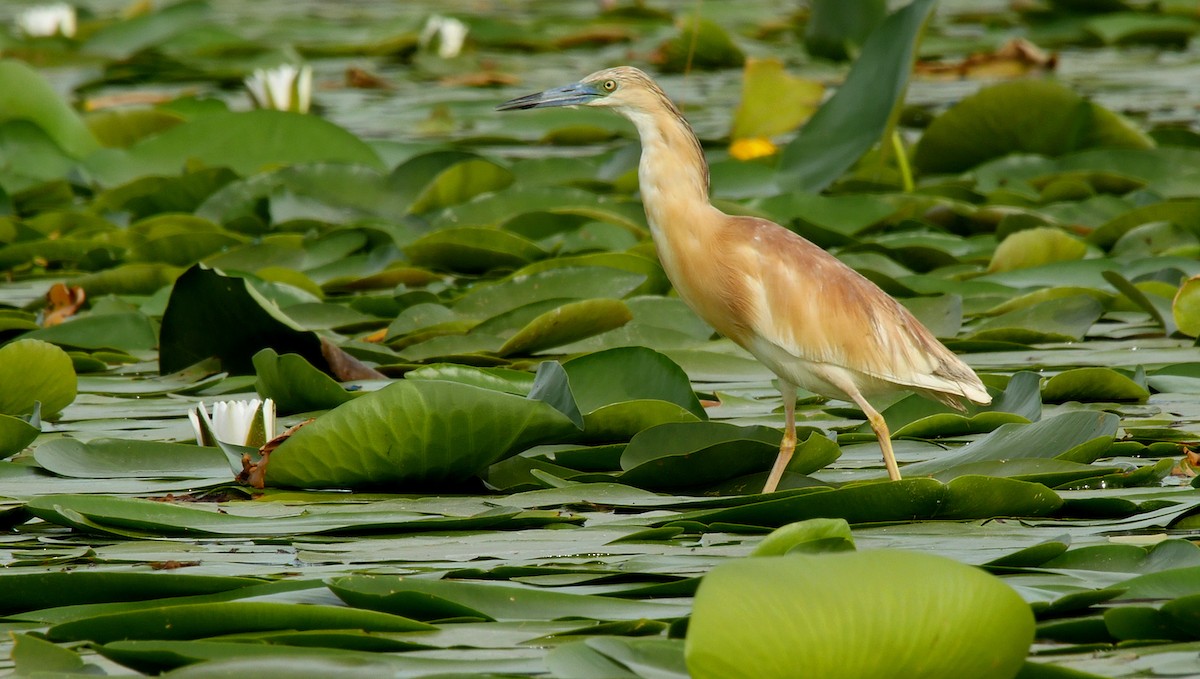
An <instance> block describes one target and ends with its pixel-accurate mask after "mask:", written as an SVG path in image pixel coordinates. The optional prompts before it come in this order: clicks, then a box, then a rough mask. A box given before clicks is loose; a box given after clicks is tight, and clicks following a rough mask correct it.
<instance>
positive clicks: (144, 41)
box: [83, 0, 212, 60]
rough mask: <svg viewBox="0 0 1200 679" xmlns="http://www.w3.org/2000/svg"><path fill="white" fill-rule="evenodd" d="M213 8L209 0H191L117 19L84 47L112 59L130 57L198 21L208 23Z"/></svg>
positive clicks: (89, 39)
mask: <svg viewBox="0 0 1200 679" xmlns="http://www.w3.org/2000/svg"><path fill="white" fill-rule="evenodd" d="M211 14H212V10H211V8H210V7H209V5H208V2H206V1H205V0H187V1H185V2H179V3H175V4H172V5H169V6H167V7H163V8H162V9H160V10H158V11H156V12H148V13H145V14H141V15H139V16H135V17H133V18H131V19H127V20H125V21H117V22H114V23H110V24H108V25H106V26H103V27H102V28H100V30H98V31H96V32H95V33H93V34H91V36H89V37H88V39H87V41H86V42H85V43H84V44H83V51H84V52H87V53H90V54H95V55H100V56H104V57H107V58H109V59H117V60H121V59H127V58H129V57H130V56H132V55H133V54H134V53H136V52H139V51H141V50H144V49H146V48H148V47H153V46H155V45H159V44H161V43H163V42H166V41H167V40H170V39H171V38H172V37H173V36H175V35H178V34H179V33H182V32H183V31H185V30H187V29H188V28H192V27H195V26H196V25H197V24H203V23H207V21H208V20H209V18H210V17H211Z"/></svg>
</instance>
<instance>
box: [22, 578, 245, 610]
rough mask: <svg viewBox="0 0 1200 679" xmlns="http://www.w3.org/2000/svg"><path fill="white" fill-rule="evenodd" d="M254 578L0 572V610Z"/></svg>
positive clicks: (236, 584) (151, 595) (149, 595)
mask: <svg viewBox="0 0 1200 679" xmlns="http://www.w3.org/2000/svg"><path fill="white" fill-rule="evenodd" d="M257 584H261V581H260V580H255V579H253V578H243V577H232V576H218V575H182V574H179V573H151V572H146V571H141V572H133V571H127V572H112V571H108V572H105V571H89V570H81V571H71V570H63V571H43V572H37V573H5V574H2V575H0V585H2V586H3V587H4V588H5V593H6V594H5V597H4V599H3V600H2V601H0V611H3V612H4V614H6V615H12V614H14V613H21V612H24V611H32V610H36V609H39V608H56V607H60V606H73V605H81V604H93V603H104V602H113V601H144V600H149V599H166V598H169V597H185V596H199V595H204V594H215V593H218V592H230V591H233V590H237V589H241V588H243V587H250V586H252V585H257Z"/></svg>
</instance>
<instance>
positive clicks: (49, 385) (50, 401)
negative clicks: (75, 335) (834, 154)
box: [0, 339, 78, 417]
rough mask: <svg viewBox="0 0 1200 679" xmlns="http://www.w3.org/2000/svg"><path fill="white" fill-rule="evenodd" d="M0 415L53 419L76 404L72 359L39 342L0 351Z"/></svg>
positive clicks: (16, 344) (8, 346) (21, 342)
mask: <svg viewBox="0 0 1200 679" xmlns="http://www.w3.org/2000/svg"><path fill="white" fill-rule="evenodd" d="M0 383H2V384H4V389H3V390H0V414H4V415H28V414H30V413H32V412H33V411H34V409H35V408H36V407H37V404H38V403H40V404H41V412H42V413H43V414H44V415H46V416H50V417H52V416H54V415H56V414H58V413H59V412H60V411H61V410H62V409H63V408H66V407H67V406H69V405H71V403H72V402H73V401H74V400H75V391H76V388H77V384H78V378H77V377H76V376H75V367H74V365H73V364H72V363H71V357H70V356H68V355H67V352H65V351H63V350H62V349H60V348H58V347H56V346H54V345H53V344H50V343H49V342H44V341H42V340H38V339H21V340H17V341H15V342H12V343H10V344H6V345H4V346H2V347H0Z"/></svg>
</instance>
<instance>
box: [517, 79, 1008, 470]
mask: <svg viewBox="0 0 1200 679" xmlns="http://www.w3.org/2000/svg"><path fill="white" fill-rule="evenodd" d="M550 106H597V107H604V108H610V109H612V110H613V111H615V112H617V113H618V114H620V115H622V116H624V117H625V118H628V119H629V120H630V121H631V122H633V124H634V126H636V127H637V131H638V136H639V137H640V138H641V142H642V157H641V162H640V163H639V165H638V180H639V183H640V188H641V195H642V203H643V204H644V205H645V208H646V220H647V221H648V223H649V224H650V232H651V235H652V237H653V238H654V244H655V247H656V249H657V250H658V257H659V259H660V260H661V261H662V265H663V269H664V270H665V271H666V274H667V277H668V278H669V279H670V280H671V283H672V285H674V286H675V290H676V291H677V292H678V293H679V296H680V297H681V298H682V299H683V301H684V302H685V303H687V305H688V306H689V307H691V308H692V310H693V311H695V312H696V314H697V315H699V316H700V318H702V319H704V320H705V321H706V322H707V323H708V324H709V325H711V326H712V327H713V328H714V329H716V331H717V332H719V333H720V334H722V335H724V336H726V337H728V338H730V339H731V340H733V341H734V342H736V343H738V344H739V345H741V346H742V347H743V348H744V349H746V350H747V351H749V352H750V353H751V354H753V355H754V356H755V357H756V358H757V359H758V360H759V361H761V362H762V363H763V364H765V365H766V366H767V367H768V368H770V370H771V372H773V373H775V375H776V376H778V378H779V391H780V393H781V394H782V396H783V405H784V413H785V419H786V426H785V429H784V433H783V441H782V444H781V445H780V448H779V456H778V457H777V458H776V460H775V465H774V467H773V468H772V469H771V474H770V476H768V477H767V482H766V485H765V487H764V488H763V492H764V493H770V492H772V491H774V490H775V489H776V487H777V486H778V485H779V481H780V479H781V478H782V477H783V473H784V471H785V470H786V469H787V465H788V462H789V461H790V460H791V458H792V454H793V452H794V451H795V448H796V388H797V387H803V388H804V389H807V390H808V391H811V392H814V393H816V394H820V395H822V396H825V397H829V398H837V399H844V400H848V401H853V402H854V403H855V404H856V405H858V407H859V408H861V409H862V411H863V413H865V414H866V416H867V420H868V421H869V422H870V423H871V428H872V429H873V430H874V431H875V435H876V436H877V437H878V438H879V447H880V449H881V450H882V452H883V460H884V463H885V464H886V466H887V471H888V476H889V477H890V478H891V479H892V480H898V479H899V478H900V468H899V467H898V466H897V464H896V456H895V453H893V451H892V443H891V434H890V433H889V432H888V427H887V423H886V422H885V421H884V419H883V416H882V415H880V414H879V412H878V411H877V410H875V408H873V407H872V406H871V404H870V402H869V401H868V400H867V397H869V396H877V395H880V394H885V393H889V392H894V391H898V390H910V391H915V392H917V393H920V394H923V395H925V396H927V397H930V398H933V399H937V400H938V401H941V402H942V403H945V404H947V405H950V406H953V407H954V408H957V409H959V410H962V408H963V405H962V403H961V399H967V400H969V401H973V402H975V403H979V404H988V403H991V401H992V399H991V397H990V396H989V395H988V392H987V390H986V389H985V388H984V386H983V383H982V382H980V381H979V377H978V376H976V375H975V373H974V371H972V370H971V368H970V367H968V366H967V364H965V363H963V362H962V360H960V359H959V358H958V357H957V356H955V355H954V353H953V352H951V351H950V350H949V349H947V348H946V347H945V346H944V345H943V344H942V343H941V342H939V341H938V340H937V338H935V337H934V336H933V333H931V332H929V330H928V329H927V328H925V326H923V325H921V323H920V321H918V320H917V319H916V318H914V317H913V315H912V314H911V313H909V312H908V310H907V309H905V308H904V307H903V306H901V305H900V304H899V303H898V302H897V301H896V300H894V299H892V298H891V297H890V296H888V294H887V293H885V292H884V291H883V290H880V289H879V287H878V286H876V285H875V284H874V283H872V282H871V281H869V280H867V279H866V278H864V277H863V276H862V275H860V274H859V273H858V272H856V271H854V270H853V269H851V268H850V267H848V266H846V265H845V264H843V263H842V262H841V261H839V260H838V259H837V258H835V257H834V256H832V255H830V254H829V253H827V252H825V251H824V250H822V249H821V248H819V247H817V246H816V245H813V244H812V243H810V242H808V241H807V240H805V239H804V238H803V237H801V236H799V235H798V234H796V233H794V232H792V231H789V230H787V229H785V228H783V227H781V226H779V225H778V224H775V223H773V222H770V221H767V220H765V219H760V218H757V217H742V216H732V215H727V214H725V213H723V212H721V211H720V210H718V209H717V208H715V207H713V206H712V204H711V203H710V202H709V199H708V184H709V178H708V165H707V163H706V162H705V160H704V152H703V151H702V150H701V148H700V142H699V141H698V140H697V139H696V135H695V133H694V132H692V128H691V126H690V125H689V124H688V122H687V120H686V119H684V117H683V115H682V114H681V113H680V112H679V109H678V108H676V107H675V105H674V104H673V103H672V102H671V100H670V99H668V98H667V95H666V94H664V93H663V91H662V90H661V89H660V88H659V87H658V85H657V84H655V82H654V81H653V80H651V79H650V78H649V77H648V76H647V75H646V74H645V73H643V72H641V71H639V70H638V69H636V68H631V67H628V66H622V67H618V68H610V69H606V70H603V71H598V72H596V73H593V74H591V75H589V76H587V77H586V78H584V79H583V80H581V81H579V82H577V83H575V84H572V85H567V86H565V87H558V88H555V89H550V90H546V91H544V92H539V93H537V94H531V95H528V96H525V97H520V98H517V99H513V100H512V101H508V102H505V103H504V104H501V105H500V106H498V107H497V108H498V109H499V110H501V111H508V110H514V109H527V108H545V107H550Z"/></svg>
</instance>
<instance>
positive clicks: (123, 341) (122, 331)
mask: <svg viewBox="0 0 1200 679" xmlns="http://www.w3.org/2000/svg"><path fill="white" fill-rule="evenodd" d="M24 337H25V338H26V339H38V340H42V341H45V342H50V343H52V344H58V345H61V346H64V347H72V348H77V349H116V350H118V351H148V350H151V349H153V348H154V347H155V346H156V345H157V344H158V337H157V336H156V334H155V332H154V325H153V323H151V322H150V319H149V318H147V317H146V315H145V314H143V313H140V312H137V311H129V312H115V313H104V314H99V313H96V312H95V311H93V312H91V313H87V314H81V315H79V316H76V317H74V318H72V319H71V320H69V321H67V322H65V323H60V324H59V325H55V326H51V327H49V328H42V329H41V330H35V331H33V332H31V333H27V334H26V335H24Z"/></svg>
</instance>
